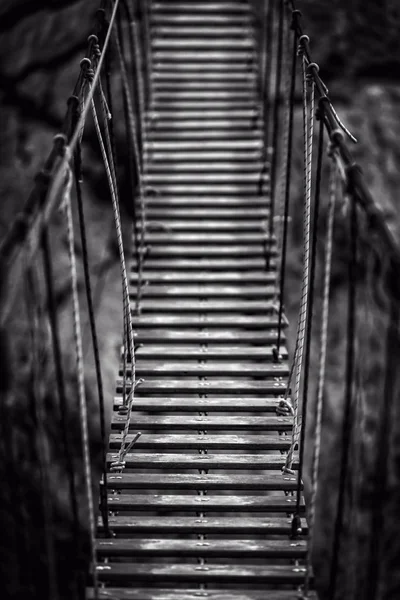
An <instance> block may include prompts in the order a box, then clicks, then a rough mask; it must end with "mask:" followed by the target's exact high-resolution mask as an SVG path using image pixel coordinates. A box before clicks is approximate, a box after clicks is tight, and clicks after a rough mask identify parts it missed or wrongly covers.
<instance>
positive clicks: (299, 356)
mask: <svg viewBox="0 0 400 600" xmlns="http://www.w3.org/2000/svg"><path fill="white" fill-rule="evenodd" d="M306 38H307V36H302V37H301V38H300V40H299V52H300V54H301V55H302V65H303V69H302V70H303V127H304V159H305V160H304V210H303V228H304V258H303V277H302V286H301V299H300V311H299V319H298V324H297V336H296V347H295V351H294V357H293V361H292V365H291V369H290V374H289V379H288V385H287V389H286V392H285V402H287V399H288V396H289V390H290V385H291V380H292V377H293V375H295V390H294V400H293V411H294V423H293V431H292V442H291V446H290V448H289V451H288V454H287V457H286V462H285V466H284V470H286V471H291V469H292V464H293V458H294V452H295V448H296V446H297V444H298V441H299V436H300V430H301V417H299V394H300V380H301V373H302V366H303V350H304V339H305V329H306V316H307V306H308V287H309V273H310V233H311V179H312V151H313V135H314V83H313V80H311V82H310V84H311V101H310V103H311V106H309V103H308V94H307V87H308V83H309V82H308V77H307V70H308V68H309V67H310V65H308V66H307V59H306V57H305V55H304V49H303V43H304V41H305V39H306ZM307 39H308V38H307Z"/></svg>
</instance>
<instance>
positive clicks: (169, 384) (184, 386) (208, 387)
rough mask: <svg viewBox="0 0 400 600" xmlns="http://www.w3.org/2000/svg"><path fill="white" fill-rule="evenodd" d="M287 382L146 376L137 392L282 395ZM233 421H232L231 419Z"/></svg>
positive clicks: (118, 386)
mask: <svg viewBox="0 0 400 600" xmlns="http://www.w3.org/2000/svg"><path fill="white" fill-rule="evenodd" d="M122 385H123V382H122V379H118V380H117V386H116V391H117V393H118V394H121V393H122ZM286 386H287V383H286V381H285V380H282V381H280V380H277V381H275V380H271V379H260V380H254V381H253V380H247V379H245V378H240V379H221V378H220V377H214V378H210V377H209V376H208V377H206V376H205V377H204V379H200V378H199V379H195V380H192V379H186V378H184V377H180V378H176V379H167V378H163V379H155V378H152V379H149V378H146V379H145V380H144V382H143V383H141V384H140V387H139V388H138V390H139V391H138V394H137V395H140V396H142V395H143V396H145V395H149V394H163V393H167V394H168V395H169V394H171V392H172V390H173V392H175V393H177V394H186V395H187V394H223V395H225V396H226V395H227V394H240V395H241V394H244V395H246V394H247V395H256V394H262V395H264V396H265V395H268V394H270V395H276V396H282V394H284V393H285V390H286ZM130 388H131V384H130V382H129V380H128V382H127V385H126V391H127V392H129V391H130ZM232 423H233V421H232Z"/></svg>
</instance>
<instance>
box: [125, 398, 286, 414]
mask: <svg viewBox="0 0 400 600" xmlns="http://www.w3.org/2000/svg"><path fill="white" fill-rule="evenodd" d="M279 402H280V398H264V397H262V398H246V397H245V398H243V397H240V398H234V397H233V396H228V397H226V398H218V396H216V397H214V398H210V397H209V396H208V395H207V398H197V397H194V398H190V397H189V398H179V397H176V398H164V397H162V398H142V397H141V396H136V397H135V405H134V408H135V410H138V411H143V412H185V413H186V412H188V413H191V412H195V413H197V412H208V413H209V412H235V413H236V412H275V411H276V408H277V406H278V405H279ZM120 406H122V396H116V397H115V398H114V408H116V409H117V408H119V407H120Z"/></svg>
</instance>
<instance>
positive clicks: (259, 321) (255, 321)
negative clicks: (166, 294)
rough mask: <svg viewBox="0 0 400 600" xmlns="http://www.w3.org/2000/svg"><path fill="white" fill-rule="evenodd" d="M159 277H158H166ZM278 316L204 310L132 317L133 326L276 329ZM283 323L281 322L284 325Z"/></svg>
mask: <svg viewBox="0 0 400 600" xmlns="http://www.w3.org/2000/svg"><path fill="white" fill-rule="evenodd" d="M146 276H147V274H146ZM167 277H168V275H167V276H166V277H160V279H162V280H164V279H167ZM278 323H279V321H278V318H277V316H275V315H273V316H271V315H257V316H253V315H232V314H218V315H215V314H209V313H206V312H205V310H204V316H202V315H191V314H180V315H172V314H169V313H165V314H162V313H157V314H155V315H153V314H143V315H141V316H139V317H135V318H134V327H135V328H142V327H150V328H153V327H194V328H202V327H217V328H223V327H225V326H226V327H231V328H232V327H234V328H235V327H238V328H246V329H276V328H277V326H278ZM284 326H285V324H284V323H283V324H282V327H284Z"/></svg>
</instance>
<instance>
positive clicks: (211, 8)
mask: <svg viewBox="0 0 400 600" xmlns="http://www.w3.org/2000/svg"><path fill="white" fill-rule="evenodd" d="M249 8H250V7H249V5H248V3H247V2H244V3H241V2H239V3H238V2H172V1H171V2H170V1H168V2H153V4H152V15H157V14H162V13H166V14H169V13H172V14H175V13H178V14H180V15H181V14H183V13H210V14H212V15H213V16H214V13H223V14H226V15H229V17H230V16H231V15H232V14H237V13H239V14H240V15H241V16H242V15H243V14H251V13H250V10H249Z"/></svg>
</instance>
